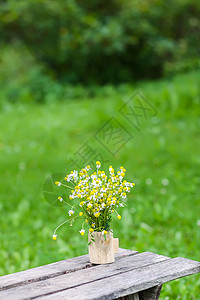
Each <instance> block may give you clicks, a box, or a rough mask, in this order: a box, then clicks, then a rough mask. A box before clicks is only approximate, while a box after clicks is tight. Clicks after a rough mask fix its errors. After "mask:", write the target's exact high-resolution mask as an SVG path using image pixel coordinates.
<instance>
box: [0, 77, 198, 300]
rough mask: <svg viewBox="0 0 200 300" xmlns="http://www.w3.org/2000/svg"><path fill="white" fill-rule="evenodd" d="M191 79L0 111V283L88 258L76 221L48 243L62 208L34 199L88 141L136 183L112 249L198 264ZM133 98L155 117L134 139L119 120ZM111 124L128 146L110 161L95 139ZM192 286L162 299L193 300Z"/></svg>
mask: <svg viewBox="0 0 200 300" xmlns="http://www.w3.org/2000/svg"><path fill="white" fill-rule="evenodd" d="M199 78H200V74H199V73H198V72H192V73H189V74H185V75H179V76H177V77H174V78H173V79H171V80H169V81H167V80H165V81H164V80H163V81H158V82H153V83H152V82H144V83H140V84H137V85H134V86H131V85H121V86H118V87H116V88H114V87H111V86H107V87H103V88H102V89H99V91H97V92H96V93H94V94H93V93H92V92H91V93H89V92H88V95H87V96H83V98H81V97H77V99H73V100H71V99H70V96H68V95H66V99H58V101H54V102H52V103H49V104H48V105H47V104H42V105H39V104H33V103H29V104H26V103H16V104H10V103H8V102H6V101H2V103H1V118H0V126H1V132H0V166H1V181H0V197H1V202H0V214H1V218H0V226H1V248H0V275H5V274H9V273H13V272H17V271H22V270H25V269H27V268H33V267H36V266H40V265H44V264H48V263H51V262H55V261H58V260H62V259H65V258H71V257H73V256H77V255H82V254H85V253H87V237H86V236H84V237H81V236H80V234H79V232H78V231H79V229H80V226H81V223H80V222H79V221H78V222H76V223H75V224H74V226H73V227H69V226H68V225H66V226H63V227H62V228H61V229H60V230H59V231H58V239H57V241H53V240H52V234H53V230H54V228H55V227H56V226H57V225H58V224H59V223H61V222H62V221H64V220H65V218H66V216H67V213H66V207H60V208H59V207H54V206H52V205H50V204H49V203H48V202H47V201H45V199H44V198H43V196H42V191H43V184H44V182H45V180H46V178H47V177H48V176H49V175H50V174H54V173H60V172H61V173H62V172H68V171H69V155H77V154H76V152H77V150H78V149H80V147H81V146H82V145H83V144H84V143H85V142H86V141H89V143H90V144H91V145H92V146H93V147H94V149H96V148H97V149H98V150H99V151H100V152H101V153H103V155H104V157H105V158H106V159H107V160H108V161H109V162H108V164H112V165H113V166H114V167H116V168H117V167H120V166H121V165H123V166H124V167H125V168H126V169H127V179H129V180H131V181H132V180H133V181H135V182H136V186H135V188H134V190H133V191H132V193H131V194H130V195H129V199H128V202H127V205H128V207H127V208H124V209H122V210H121V211H120V213H121V215H122V219H121V220H120V221H119V220H117V218H116V219H114V221H113V226H112V228H113V230H114V234H115V237H119V239H120V247H122V248H128V249H135V250H138V251H153V252H157V253H159V254H163V255H167V256H171V257H176V256H183V257H187V258H190V259H193V260H198V261H200V256H199V253H200V227H199V222H200V221H199V220H200V196H199V184H200V172H199V170H200V138H199V128H200V79H199ZM136 91H140V92H141V93H142V94H143V95H144V96H145V99H146V100H147V101H148V105H149V104H151V105H153V106H154V108H155V109H156V116H155V117H148V118H146V119H145V117H141V118H140V130H139V131H138V130H135V128H134V126H133V125H131V123H130V122H128V121H127V120H126V119H125V118H123V116H122V115H121V114H120V112H119V109H120V107H121V106H122V105H123V103H124V101H126V100H128V99H129V98H130V96H131V95H132V94H134V93H135V92H136ZM86 94H87V93H86ZM4 100H6V99H4ZM111 117H114V118H115V119H117V120H118V121H119V122H120V123H122V124H123V126H124V127H125V128H126V129H127V131H128V132H129V133H131V134H132V135H133V136H134V138H133V139H131V140H130V141H129V142H128V143H127V144H126V145H125V146H124V147H122V149H121V150H120V151H118V152H117V153H116V155H115V156H113V155H111V154H110V153H109V152H108V151H107V150H104V147H103V146H102V145H100V144H99V143H98V142H97V140H95V138H94V133H95V132H96V131H97V130H98V129H99V128H101V126H102V124H104V123H105V122H106V121H107V120H108V119H109V118H111ZM96 159H99V157H96ZM83 167H84V166H83ZM198 221H199V222H198ZM199 286H200V277H199V275H193V276H190V277H188V278H186V279H180V280H178V281H174V282H172V283H170V284H165V285H164V288H163V291H162V294H161V299H165V300H167V299H181V300H192V299H193V300H197V299H199Z"/></svg>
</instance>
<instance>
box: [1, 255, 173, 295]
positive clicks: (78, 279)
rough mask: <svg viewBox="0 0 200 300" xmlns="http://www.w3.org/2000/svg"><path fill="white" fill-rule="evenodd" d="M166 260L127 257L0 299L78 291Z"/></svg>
mask: <svg viewBox="0 0 200 300" xmlns="http://www.w3.org/2000/svg"><path fill="white" fill-rule="evenodd" d="M166 259H170V258H168V257H166V256H162V255H158V254H155V253H151V252H144V253H141V254H137V255H132V256H125V257H122V258H121V259H118V260H116V261H115V263H113V264H106V265H97V266H93V267H92V268H87V269H82V270H79V271H76V272H73V273H69V274H65V275H61V276H57V277H54V278H50V279H47V280H42V281H39V282H34V283H31V284H28V285H23V286H18V287H15V288H12V289H9V290H5V291H2V292H1V293H0V298H1V297H4V298H5V299H6V300H9V299H11V300H12V299H15V300H22V299H25V298H24V295H26V297H27V298H28V299H32V298H36V297H39V296H41V295H45V294H50V293H55V292H58V291H62V290H65V289H72V288H75V289H76V287H78V286H80V285H83V284H84V285H85V284H87V283H90V282H94V281H96V282H97V284H98V282H99V280H101V279H105V278H108V281H109V280H110V277H112V276H114V275H117V274H122V273H124V272H127V271H130V270H132V269H137V270H139V269H140V268H142V267H144V266H147V265H149V264H155V263H157V262H160V261H163V260H166ZM116 280H118V278H116ZM79 296H80V295H79ZM81 297H82V296H81ZM67 299H68V298H67ZM69 299H71V298H69ZM80 299H82V298H80Z"/></svg>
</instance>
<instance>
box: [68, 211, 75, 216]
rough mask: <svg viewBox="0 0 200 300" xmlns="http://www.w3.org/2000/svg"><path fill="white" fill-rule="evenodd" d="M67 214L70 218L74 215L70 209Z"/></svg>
mask: <svg viewBox="0 0 200 300" xmlns="http://www.w3.org/2000/svg"><path fill="white" fill-rule="evenodd" d="M68 214H69V216H70V217H71V215H73V214H74V211H73V210H72V209H70V210H69V211H68Z"/></svg>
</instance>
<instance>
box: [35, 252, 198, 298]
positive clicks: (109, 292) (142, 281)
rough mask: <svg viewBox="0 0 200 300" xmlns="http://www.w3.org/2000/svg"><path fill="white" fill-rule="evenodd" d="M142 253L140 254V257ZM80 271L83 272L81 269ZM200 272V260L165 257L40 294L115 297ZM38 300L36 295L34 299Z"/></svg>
mask: <svg viewBox="0 0 200 300" xmlns="http://www.w3.org/2000/svg"><path fill="white" fill-rule="evenodd" d="M138 256H139V254H138V255H137V257H138ZM78 272H80V271H78ZM78 272H77V273H78ZM199 272H200V263H199V262H195V261H191V260H188V259H185V258H179V257H178V258H174V259H169V260H164V261H162V262H158V263H156V264H153V265H148V266H145V267H143V268H139V269H138V268H136V269H135V270H132V271H128V272H121V273H120V274H117V275H114V276H110V277H105V278H104V279H100V280H96V281H93V282H90V283H87V284H83V285H80V286H77V287H74V288H70V289H65V290H63V291H61V292H57V293H53V294H50V295H45V296H43V297H42V296H41V297H39V299H40V300H53V299H59V300H66V299H73V300H80V299H81V300H94V299H95V300H97V299H101V300H102V299H104V300H108V299H116V298H118V297H123V296H126V295H131V294H134V293H137V292H139V291H143V290H145V289H147V288H151V287H153V286H155V285H159V284H161V283H165V282H168V281H171V280H173V279H177V278H180V277H184V276H187V275H191V274H194V273H199ZM31 299H35V298H31Z"/></svg>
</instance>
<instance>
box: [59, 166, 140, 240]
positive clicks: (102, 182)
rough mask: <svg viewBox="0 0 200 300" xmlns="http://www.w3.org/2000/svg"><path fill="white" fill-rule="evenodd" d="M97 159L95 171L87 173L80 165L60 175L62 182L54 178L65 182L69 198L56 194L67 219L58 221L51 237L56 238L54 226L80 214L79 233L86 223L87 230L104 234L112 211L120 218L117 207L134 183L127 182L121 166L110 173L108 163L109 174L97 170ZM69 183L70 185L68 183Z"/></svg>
mask: <svg viewBox="0 0 200 300" xmlns="http://www.w3.org/2000/svg"><path fill="white" fill-rule="evenodd" d="M100 167H101V163H100V162H99V161H97V162H96V168H97V169H96V171H95V172H93V173H92V174H89V173H90V170H91V168H90V166H86V167H85V168H84V169H81V170H80V172H79V173H78V171H75V170H74V171H71V173H70V174H69V175H67V176H66V177H65V178H64V179H65V181H66V184H65V183H61V182H59V181H56V182H55V184H56V185H57V186H61V185H62V186H65V187H66V188H68V189H70V196H69V200H68V201H67V202H66V201H65V200H64V199H63V198H62V197H60V196H59V197H58V200H59V201H61V202H65V203H66V204H67V205H68V206H69V207H70V209H69V210H68V214H69V217H70V219H68V220H66V221H65V222H63V223H62V224H60V225H59V226H58V227H57V228H56V229H55V231H54V234H53V239H54V240H56V238H57V235H56V231H57V229H58V228H59V227H60V226H62V225H63V224H65V223H66V222H70V225H71V226H72V224H73V222H74V220H75V218H77V217H80V218H82V219H83V223H82V228H81V229H80V231H79V232H80V234H81V235H82V236H83V235H84V234H85V229H84V228H85V227H84V226H85V225H89V232H90V233H92V232H93V231H97V232H102V235H104V237H106V234H107V233H108V232H109V230H110V224H111V221H112V214H113V213H116V215H117V218H118V219H119V220H120V219H121V216H120V215H119V214H118V212H117V209H118V208H119V207H124V206H125V200H126V198H127V193H129V192H130V190H131V188H132V187H133V186H134V185H135V183H130V182H128V181H126V180H124V176H125V172H126V170H125V168H124V167H120V170H119V171H118V172H117V174H116V175H115V174H114V169H113V167H112V166H110V167H109V173H110V174H109V176H107V175H106V173H105V171H100ZM70 185H71V186H70Z"/></svg>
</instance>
